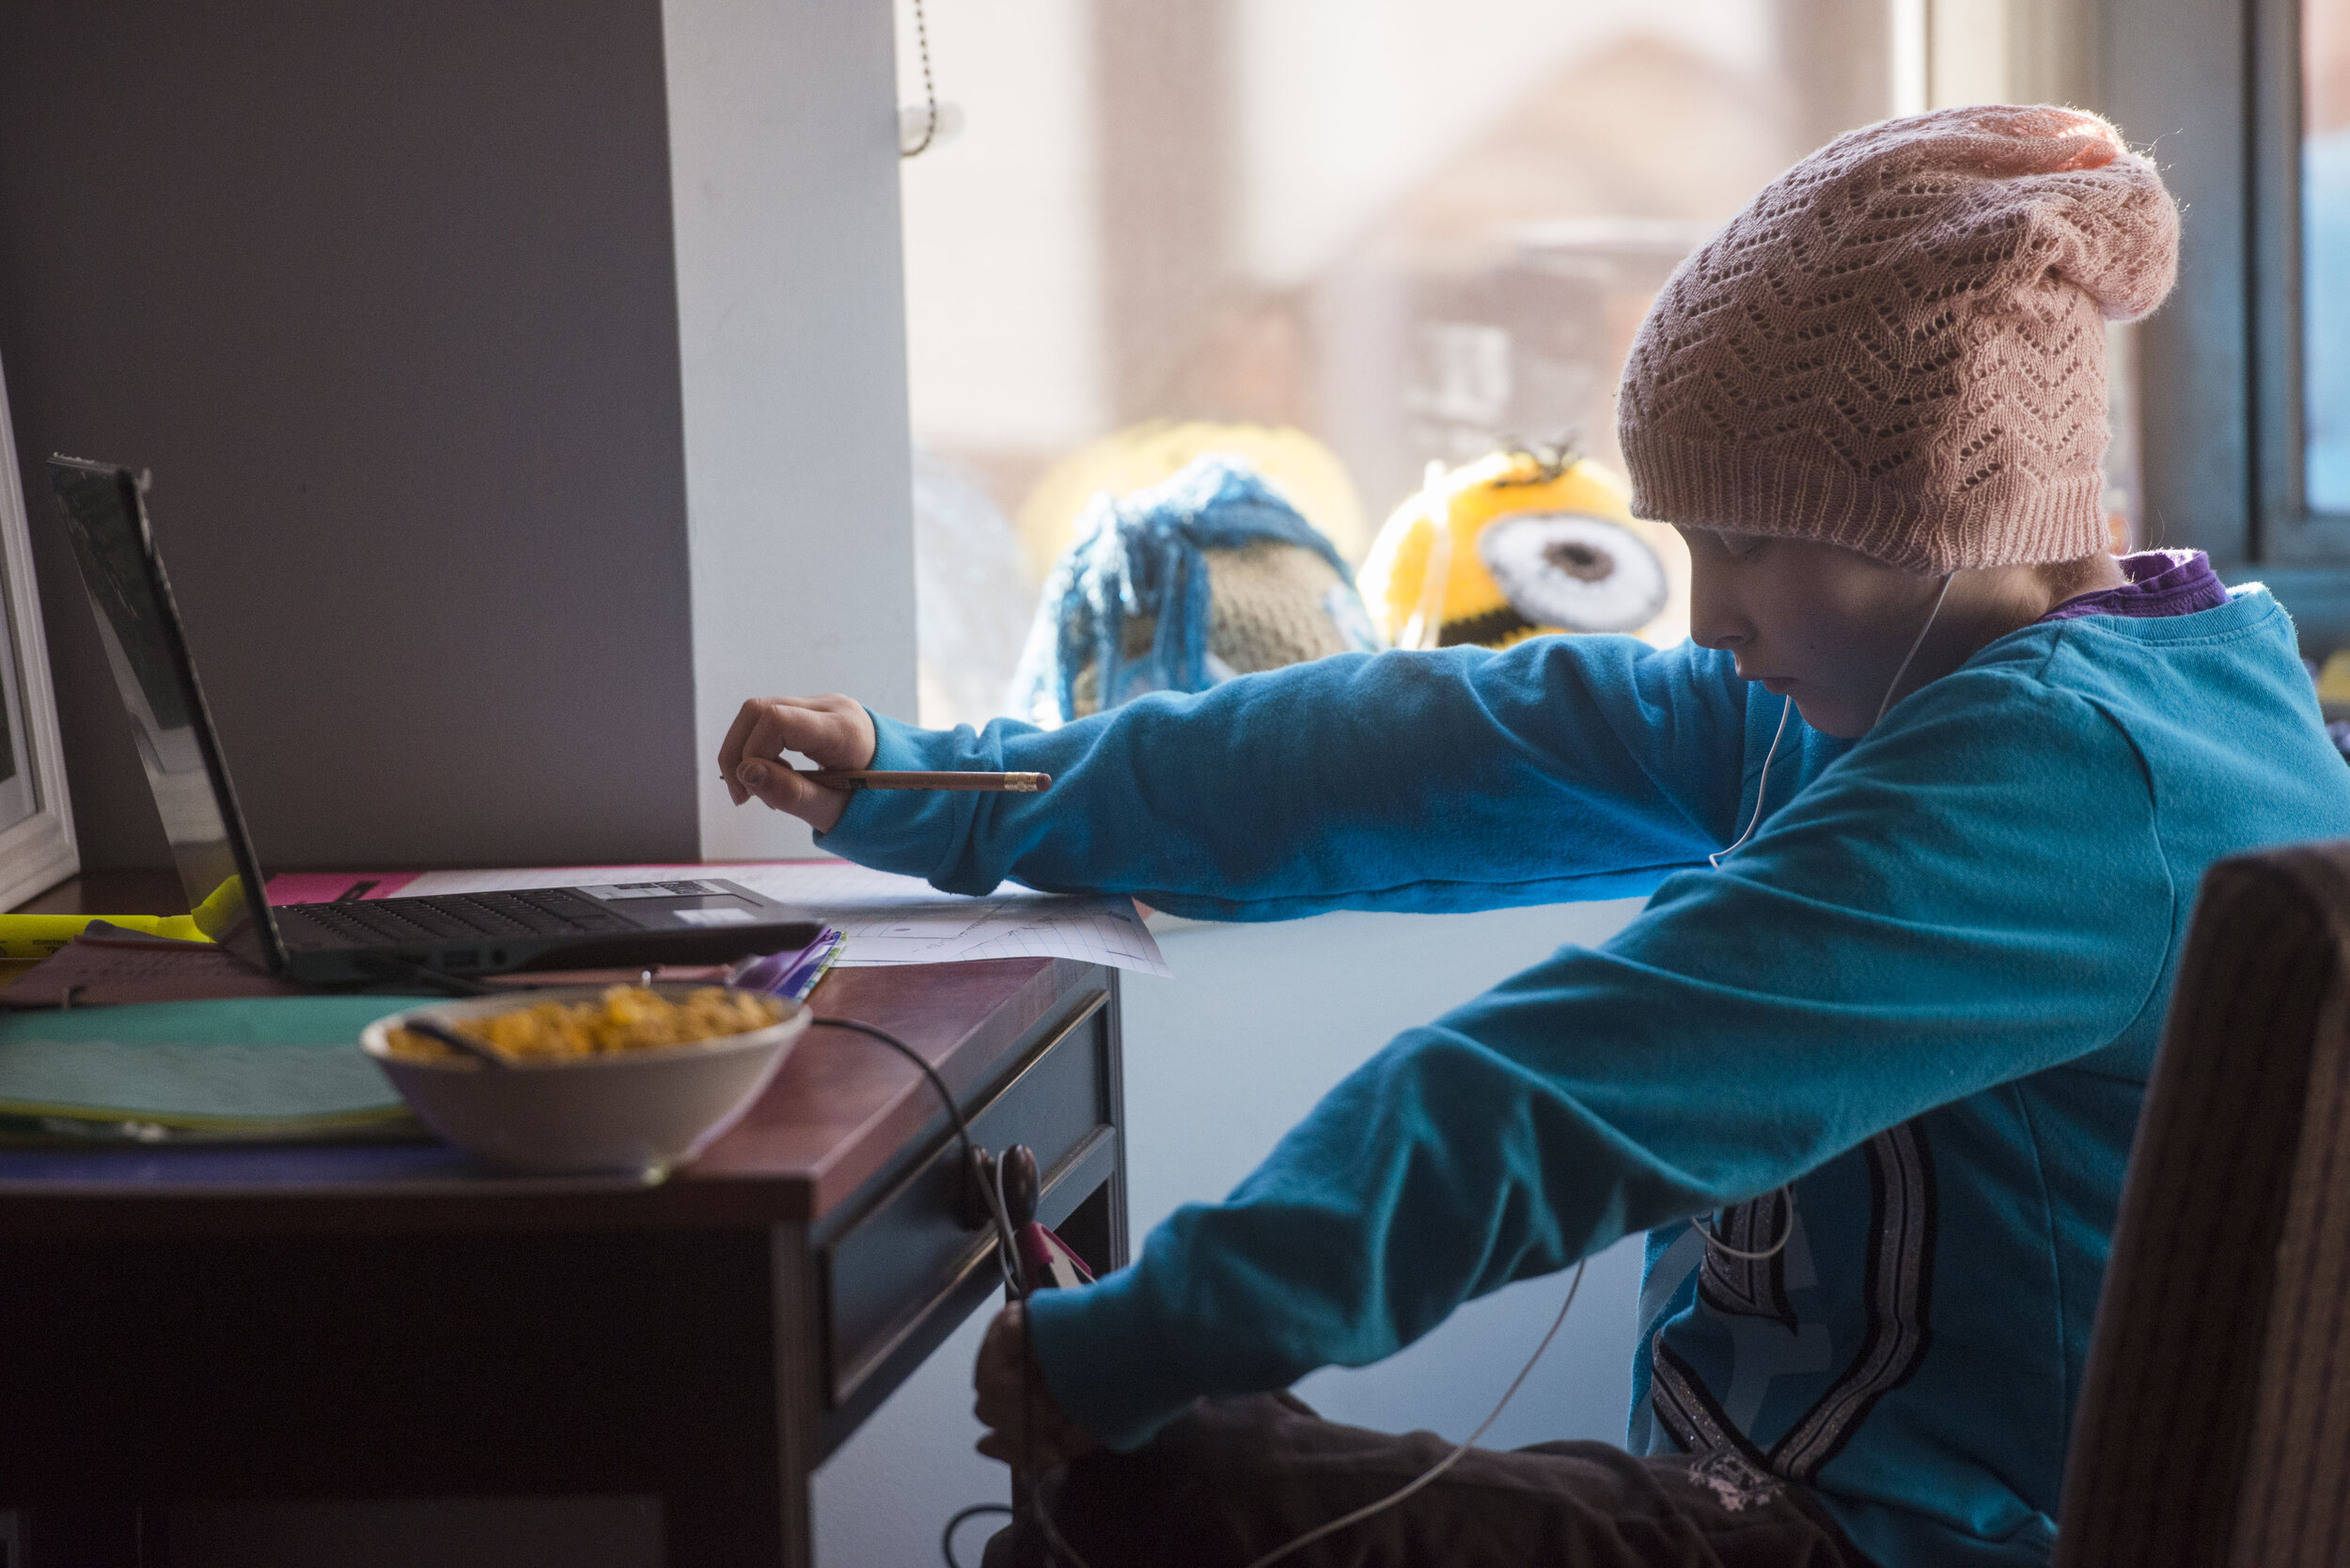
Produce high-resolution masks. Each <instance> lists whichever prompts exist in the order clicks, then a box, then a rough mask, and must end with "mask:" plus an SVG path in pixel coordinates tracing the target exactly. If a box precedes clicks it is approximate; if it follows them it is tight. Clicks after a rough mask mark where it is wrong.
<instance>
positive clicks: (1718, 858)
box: [1705, 697, 1795, 871]
mask: <svg viewBox="0 0 2350 1568" xmlns="http://www.w3.org/2000/svg"><path fill="white" fill-rule="evenodd" d="M1794 711H1795V699H1794V698H1792V697H1782V698H1779V699H1778V729H1774V730H1772V731H1771V749H1770V750H1768V751H1766V752H1764V753H1763V776H1762V777H1760V778H1758V779H1756V780H1755V781H1754V812H1753V814H1752V815H1750V816H1749V817H1747V830H1746V831H1745V832H1744V833H1741V834H1740V835H1738V839H1737V842H1736V843H1731V844H1727V845H1724V846H1723V847H1722V848H1720V849H1717V850H1716V851H1715V852H1714V853H1713V854H1711V855H1707V856H1706V857H1705V863H1706V864H1707V865H1709V866H1711V867H1713V868H1714V869H1715V870H1717V871H1718V870H1721V869H1722V856H1723V855H1728V854H1729V853H1730V852H1731V850H1734V849H1736V848H1737V847H1738V846H1739V845H1740V844H1743V843H1745V842H1746V841H1747V839H1751V838H1753V837H1754V830H1755V828H1756V826H1757V825H1758V824H1759V823H1761V822H1762V821H1763V791H1765V790H1767V789H1769V788H1770V787H1771V760H1772V759H1773V758H1775V757H1777V756H1778V743H1779V740H1780V738H1781V737H1782V736H1784V735H1785V734H1786V733H1787V715H1788V714H1789V713H1794Z"/></svg>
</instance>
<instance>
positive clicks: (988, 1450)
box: [971, 1302, 1097, 1475]
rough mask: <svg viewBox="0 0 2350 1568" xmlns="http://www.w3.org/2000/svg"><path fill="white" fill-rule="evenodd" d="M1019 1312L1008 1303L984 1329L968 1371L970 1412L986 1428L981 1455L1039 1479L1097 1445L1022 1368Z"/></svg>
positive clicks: (1024, 1366)
mask: <svg viewBox="0 0 2350 1568" xmlns="http://www.w3.org/2000/svg"><path fill="white" fill-rule="evenodd" d="M1023 1311H1024V1309H1023V1308H1022V1307H1021V1305H1020V1304H1019V1303H1018V1302H1013V1303H1012V1304H1011V1306H1009V1307H1007V1308H1005V1309H1003V1310H1002V1311H1000V1312H998V1313H996V1314H995V1322H994V1323H991V1324H989V1325H987V1338H986V1339H985V1340H982V1341H980V1342H979V1365H978V1366H976V1367H974V1368H973V1369H972V1370H971V1386H972V1387H973V1388H976V1389H977V1390H978V1391H979V1399H978V1401H977V1402H976V1403H974V1404H973V1405H972V1407H971V1413H972V1414H973V1415H975V1416H977V1417H979V1424H980V1425H982V1426H984V1427H986V1428H987V1435H986V1436H984V1437H981V1438H980V1439H979V1451H980V1452H981V1453H983V1454H985V1455H987V1456H988V1457H989V1458H990V1459H1000V1460H1002V1461H1003V1462H1004V1463H1005V1464H1007V1465H1011V1466H1015V1467H1017V1466H1022V1465H1026V1466H1027V1468H1028V1473H1029V1474H1031V1475H1042V1474H1043V1473H1044V1472H1045V1471H1047V1470H1050V1469H1052V1468H1054V1467H1055V1466H1060V1465H1066V1464H1067V1463H1069V1461H1071V1460H1073V1459H1077V1458H1081V1457H1083V1456H1084V1455H1086V1454H1088V1453H1090V1452H1092V1451H1093V1450H1094V1448H1095V1447H1096V1446H1097V1445H1096V1444H1095V1443H1094V1441H1093V1437H1092V1435H1091V1434H1090V1433H1089V1432H1087V1431H1086V1429H1085V1428H1084V1427H1081V1426H1079V1425H1078V1424H1077V1423H1076V1422H1075V1421H1073V1420H1071V1419H1069V1418H1068V1417H1067V1416H1065V1415H1063V1414H1062V1413H1061V1408H1060V1406H1059V1405H1058V1404H1056V1403H1053V1394H1052V1390H1051V1389H1049V1388H1045V1387H1044V1379H1043V1377H1042V1375H1037V1374H1035V1373H1034V1371H1033V1369H1031V1368H1030V1367H1029V1366H1028V1356H1027V1349H1028V1341H1027V1334H1026V1324H1024V1323H1023V1321H1022V1312H1023ZM1024 1374H1026V1375H1024ZM1024 1427H1025V1428H1026V1432H1025V1433H1024V1432H1023V1428H1024ZM1024 1439H1025V1440H1024Z"/></svg>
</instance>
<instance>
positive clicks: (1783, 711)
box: [1705, 572, 1958, 871]
mask: <svg viewBox="0 0 2350 1568" xmlns="http://www.w3.org/2000/svg"><path fill="white" fill-rule="evenodd" d="M1957 580H1958V573H1957V572H1944V573H1943V575H1942V591H1940V592H1939V593H1937V594H1935V596H1934V608H1932V609H1930V610H1928V611H1927V612H1926V623H1925V624H1924V625H1923V626H1920V627H1919V628H1918V635H1917V636H1916V637H1914V638H1912V639H1911V640H1910V644H1909V651H1908V652H1906V653H1904V654H1903V655H1902V662H1901V665H1900V667H1898V668H1896V669H1895V670H1894V671H1893V679H1892V680H1891V681H1889V682H1887V683H1886V687H1885V700H1884V701H1882V702H1880V703H1878V704H1877V716H1876V717H1875V718H1872V719H1871V720H1870V721H1869V728H1870V729H1875V728H1876V727H1877V725H1878V723H1879V722H1880V721H1881V720H1883V718H1884V717H1885V714H1886V710H1888V709H1889V708H1891V707H1892V706H1893V694H1894V693H1895V692H1897V691H1899V690H1901V689H1902V677H1903V676H1904V675H1907V674H1908V673H1909V666H1910V665H1911V664H1912V663H1914V662H1915V661H1916V660H1917V657H1918V650H1919V649H1920V648H1923V647H1924V646H1925V645H1926V634H1927V633H1928V632H1931V631H1933V630H1934V623H1935V619H1937V618H1939V617H1940V615H1941V614H1942V602H1943V601H1944V600H1946V599H1948V598H1949V597H1950V596H1951V584H1952V583H1953V582H1956V581H1957ZM1794 706H1795V699H1794V698H1792V697H1783V698H1779V704H1778V729H1774V730H1772V731H1771V748H1770V750H1768V751H1766V752H1764V753H1763V776H1762V777H1761V778H1758V779H1756V780H1755V784H1754V810H1753V811H1752V813H1750V814H1749V815H1748V816H1747V830H1746V831H1745V832H1744V833H1741V834H1739V835H1738V838H1737V839H1736V841H1735V842H1733V843H1731V844H1730V845H1728V846H1727V847H1725V848H1722V849H1717V850H1716V851H1715V852H1714V853H1713V854H1711V855H1707V856H1706V857H1705V860H1706V864H1708V865H1710V866H1712V867H1713V868H1714V869H1715V870H1717V871H1718V870H1721V869H1722V856H1724V855H1728V854H1730V853H1731V851H1732V850H1735V849H1738V848H1739V847H1741V846H1742V845H1744V844H1745V843H1746V841H1747V839H1751V838H1753V837H1754V830H1755V829H1756V828H1757V827H1759V826H1761V825H1762V823H1763V791H1765V790H1767V789H1769V788H1770V787H1771V760H1772V759H1773V758H1775V757H1777V756H1778V743H1779V741H1780V739H1781V738H1782V737H1784V736H1785V735H1786V733H1787V715H1788V713H1791V712H1793V711H1794Z"/></svg>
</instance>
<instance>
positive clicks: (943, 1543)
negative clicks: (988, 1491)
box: [938, 1503, 1011, 1568]
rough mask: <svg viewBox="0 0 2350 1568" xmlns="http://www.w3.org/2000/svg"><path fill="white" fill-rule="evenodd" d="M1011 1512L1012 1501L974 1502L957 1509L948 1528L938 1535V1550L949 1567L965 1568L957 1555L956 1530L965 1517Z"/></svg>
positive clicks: (972, 1517) (973, 1517)
mask: <svg viewBox="0 0 2350 1568" xmlns="http://www.w3.org/2000/svg"><path fill="white" fill-rule="evenodd" d="M982 1513H1006V1514H1008V1513H1011V1504H1010V1503H973V1504H972V1505H971V1506H970V1507H969V1508H964V1509H958V1510H956V1512H955V1516H954V1517H953V1518H951V1519H949V1520H948V1521H947V1528H946V1529H943V1530H941V1531H939V1535H938V1550H939V1553H940V1555H941V1556H943V1557H945V1558H946V1560H947V1568H963V1563H962V1561H961V1560H959V1559H958V1558H957V1557H956V1556H955V1531H956V1530H958V1529H962V1528H963V1522H964V1520H965V1519H976V1518H978V1517H979V1515H980V1514H982Z"/></svg>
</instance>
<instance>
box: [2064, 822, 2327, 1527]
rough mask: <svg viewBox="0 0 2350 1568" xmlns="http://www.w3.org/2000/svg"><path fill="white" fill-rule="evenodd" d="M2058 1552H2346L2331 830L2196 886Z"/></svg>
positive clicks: (2088, 1386) (2102, 1308) (2108, 1288)
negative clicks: (2323, 837)
mask: <svg viewBox="0 0 2350 1568" xmlns="http://www.w3.org/2000/svg"><path fill="white" fill-rule="evenodd" d="M2056 1560H2057V1562H2058V1564H2059V1565H2060V1568H2170V1565H2178V1568H2186V1565H2189V1564H2192V1565H2195V1568H2217V1565H2220V1564H2227V1565H2230V1568H2304V1565H2306V1568H2317V1565H2319V1564H2326V1565H2329V1568H2330V1565H2335V1564H2342V1563H2345V1562H2350V840H2336V841H2331V842H2326V843H2316V844H2301V845H2294V846H2291V847H2288V848H2282V849H2275V850H2266V851H2262V852H2260V853H2257V854H2253V855H2239V856H2235V857H2233V858H2231V859H2228V860H2223V861H2221V862H2219V863H2218V864H2217V865H2216V866H2214V867H2213V868H2212V869H2211V871H2210V873H2209V874H2208V875H2207V876H2205V877H2204V879H2203V886H2202V890H2201V897H2200V898H2199V899H2198V900H2197V902H2196V906H2195V917H2194V924H2193V926H2192V927H2191V928H2190V929H2189V932H2188V934H2187V944H2186V957H2185V960H2184V963H2183V964H2182V967H2181V969H2180V973H2179V980H2178V987H2177V991H2176V993H2175V994H2174V996H2172V999H2171V1004H2170V1017H2169V1018H2168V1020H2167V1021H2166V1025H2165V1028H2164V1033H2163V1042H2162V1050H2161V1054H2160V1057H2159V1058H2158V1060H2157V1062H2156V1064H2155V1068H2154V1082H2153V1084H2152V1086H2151V1087H2150V1089H2149V1090H2148V1093H2147V1098H2146V1107H2145V1112H2144V1116H2143V1119H2142V1120H2141V1121H2140V1122H2139V1130H2138V1141H2137V1145H2136V1149H2135V1152H2133V1154H2132V1156H2131V1160H2130V1169H2129V1178H2128V1181H2127V1183H2126V1184H2125V1187H2124V1191H2123V1200H2122V1215H2121V1222H2120V1225H2119V1227H2118V1228H2117V1230H2116V1231H2115V1234H2114V1247H2113V1256H2112V1262H2111V1265H2110V1267H2109V1268H2108V1270H2107V1275H2106V1282H2105V1292H2104V1294H2103V1296H2102V1297H2101V1298H2100V1300H2099V1303H2098V1309H2097V1326H2096V1332H2095V1336H2094V1338H2093V1339H2092V1341H2091V1346H2090V1355H2089V1372H2088V1376H2087V1379H2086V1381H2085V1383H2084V1385H2083V1388H2082V1392H2081V1399H2080V1405H2079V1410H2078V1413H2077V1415H2076V1419H2075V1423H2074V1431H2073V1440H2072V1447H2071V1450H2070V1451H2069V1453H2068V1456H2067V1462H2066V1470H2065V1482H2064V1496H2063V1505H2062V1515H2061V1520H2060V1527H2059V1530H2058V1536H2057V1554H2056Z"/></svg>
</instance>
